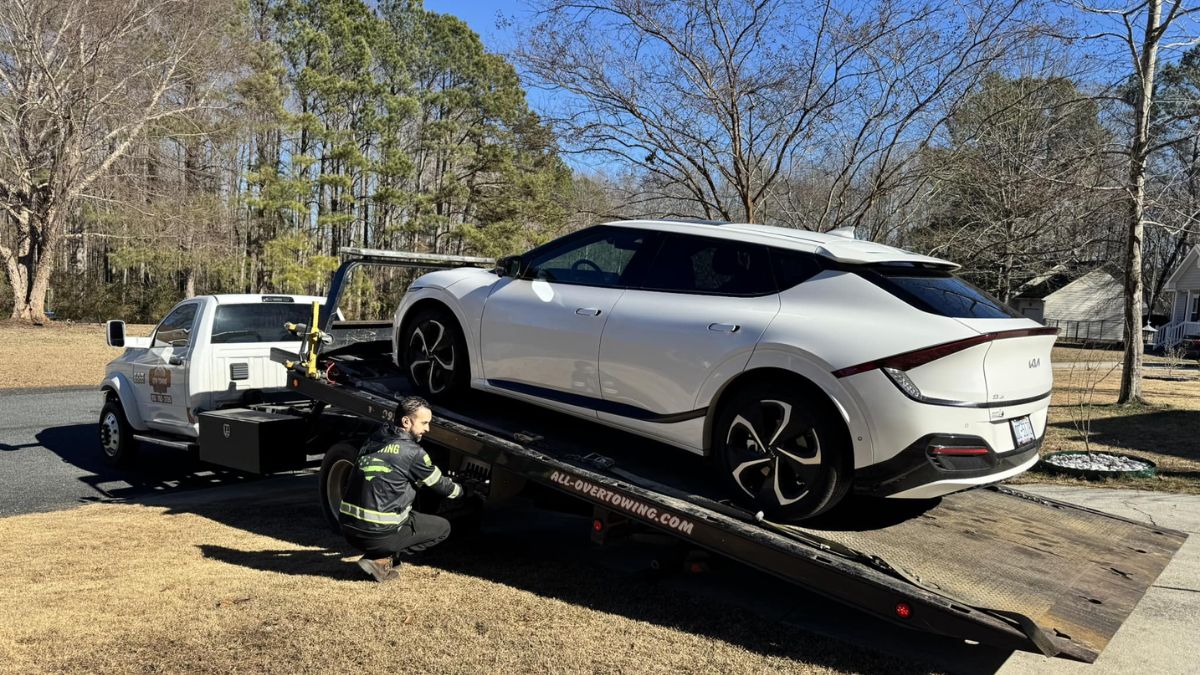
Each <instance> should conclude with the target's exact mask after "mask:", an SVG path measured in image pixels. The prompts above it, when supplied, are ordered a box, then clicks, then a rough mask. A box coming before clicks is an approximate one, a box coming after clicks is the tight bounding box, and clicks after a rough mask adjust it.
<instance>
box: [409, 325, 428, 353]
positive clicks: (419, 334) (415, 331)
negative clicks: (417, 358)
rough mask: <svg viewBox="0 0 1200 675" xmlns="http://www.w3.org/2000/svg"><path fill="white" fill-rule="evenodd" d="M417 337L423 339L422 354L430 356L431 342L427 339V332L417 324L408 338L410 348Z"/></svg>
mask: <svg viewBox="0 0 1200 675" xmlns="http://www.w3.org/2000/svg"><path fill="white" fill-rule="evenodd" d="M417 338H420V339H421V347H420V349H421V355H422V356H429V342H427V341H426V340H425V333H423V332H422V331H421V326H417V327H416V328H414V329H413V334H412V337H411V338H409V339H408V348H409V349H410V350H411V349H412V347H413V341H414V340H416V339H417Z"/></svg>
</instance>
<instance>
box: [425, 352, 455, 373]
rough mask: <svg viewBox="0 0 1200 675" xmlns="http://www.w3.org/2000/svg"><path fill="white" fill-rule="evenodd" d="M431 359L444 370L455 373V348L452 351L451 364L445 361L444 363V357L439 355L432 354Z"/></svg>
mask: <svg viewBox="0 0 1200 675" xmlns="http://www.w3.org/2000/svg"><path fill="white" fill-rule="evenodd" d="M429 357H430V358H431V359H433V360H434V361H436V362H437V364H438V365H439V366H441V367H442V368H443V369H445V370H447V371H450V372H454V348H453V347H452V348H451V349H450V363H446V362H445V361H443V360H442V357H440V356H438V355H437V354H433V353H430V355H429Z"/></svg>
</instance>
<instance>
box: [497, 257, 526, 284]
mask: <svg viewBox="0 0 1200 675" xmlns="http://www.w3.org/2000/svg"><path fill="white" fill-rule="evenodd" d="M522 262H523V261H522V260H521V256H519V255H510V256H507V257H504V258H501V259H499V260H497V261H496V269H495V273H496V276H499V277H513V278H514V279H515V278H517V277H520V276H521V272H522V269H521V268H522V266H523V265H522Z"/></svg>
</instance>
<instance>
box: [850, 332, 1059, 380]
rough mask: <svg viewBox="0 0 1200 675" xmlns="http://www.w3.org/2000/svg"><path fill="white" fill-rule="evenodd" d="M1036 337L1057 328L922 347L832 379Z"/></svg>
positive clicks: (986, 335) (853, 368)
mask: <svg viewBox="0 0 1200 675" xmlns="http://www.w3.org/2000/svg"><path fill="white" fill-rule="evenodd" d="M1036 335H1058V329H1057V328H1019V329H1017V330H1002V331H996V332H994V333H983V334H982V335H976V336H974V337H969V338H965V339H962V340H955V341H953V342H946V343H943V344H940V345H934V346H932V347H923V348H921V349H914V350H912V351H909V352H904V353H902V354H895V355H893V356H887V357H884V358H882V359H876V360H874V361H867V362H866V363H860V364H858V365H856V366H849V367H847V368H840V369H838V370H835V371H833V376H834V377H839V378H840V377H849V376H851V375H858V374H859V373H865V372H867V371H869V370H875V369H876V368H895V369H897V370H910V369H912V368H916V367H917V366H921V365H925V364H926V363H929V362H930V361H936V360H938V359H940V358H942V357H945V356H949V355H951V354H954V353H956V352H961V351H962V350H964V349H970V348H971V347H974V346H976V345H981V344H984V343H987V342H991V341H993V340H1007V339H1011V338H1021V337H1030V336H1036Z"/></svg>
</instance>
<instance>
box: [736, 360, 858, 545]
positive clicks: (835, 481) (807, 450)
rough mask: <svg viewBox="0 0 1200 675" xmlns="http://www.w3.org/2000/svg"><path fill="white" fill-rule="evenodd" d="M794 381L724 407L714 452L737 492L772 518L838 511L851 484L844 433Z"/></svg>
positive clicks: (742, 395) (744, 394) (751, 392)
mask: <svg viewBox="0 0 1200 675" xmlns="http://www.w3.org/2000/svg"><path fill="white" fill-rule="evenodd" d="M830 414H831V413H830V412H829V411H826V410H825V409H824V407H822V406H814V405H813V403H812V401H810V400H809V397H807V396H805V395H804V394H803V393H801V392H798V391H796V388H795V387H793V386H787V385H785V384H783V383H778V384H776V383H771V384H766V385H765V386H760V387H751V388H748V389H745V390H743V391H741V392H738V393H736V394H735V395H734V396H733V398H732V399H730V400H729V401H727V402H726V403H725V404H724V405H722V407H721V410H720V412H719V413H718V416H717V424H716V426H715V434H716V436H715V437H714V438H713V449H714V451H715V453H716V455H717V457H716V459H717V462H716V464H717V466H718V467H719V470H720V471H721V473H722V475H723V477H724V479H725V480H726V482H727V483H728V484H729V485H730V488H731V490H732V491H733V493H734V494H735V495H736V496H737V497H738V498H740V499H741V500H742V501H744V502H746V503H747V504H749V505H751V506H752V508H756V509H758V510H760V511H762V512H763V514H764V515H765V516H766V517H767V518H770V519H772V520H781V521H789V520H792V521H794V520H801V519H804V518H811V517H813V516H816V515H818V514H820V513H823V512H824V511H827V510H829V509H831V508H833V506H834V505H836V504H837V503H838V502H839V501H841V499H842V497H844V496H845V494H846V491H847V490H848V489H849V487H850V475H849V466H850V465H849V462H848V461H847V460H848V457H849V455H848V453H849V451H850V450H849V448H848V447H847V442H846V438H845V434H844V433H843V432H842V429H840V428H839V427H838V425H837V424H836V423H834V422H833V421H832V420H831V418H830Z"/></svg>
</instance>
